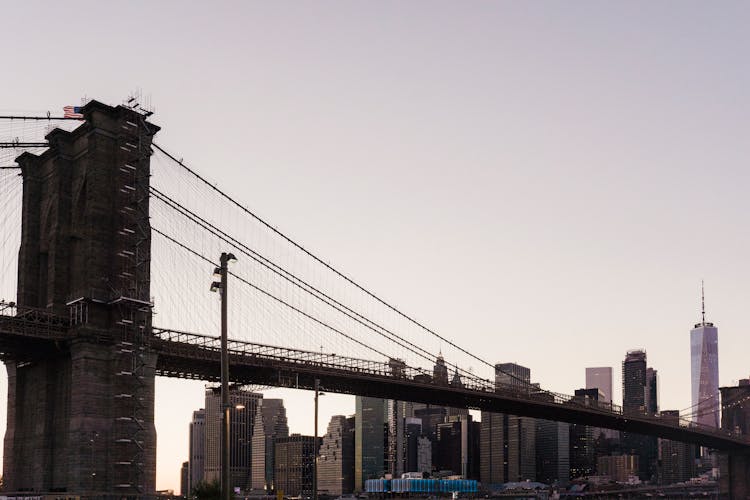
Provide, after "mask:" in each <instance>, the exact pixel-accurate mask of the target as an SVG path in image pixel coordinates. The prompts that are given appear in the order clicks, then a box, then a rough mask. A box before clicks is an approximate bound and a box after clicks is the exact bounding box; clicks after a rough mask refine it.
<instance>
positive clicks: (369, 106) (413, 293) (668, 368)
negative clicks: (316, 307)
mask: <svg viewBox="0 0 750 500" xmlns="http://www.w3.org/2000/svg"><path fill="white" fill-rule="evenodd" d="M748 19H750V4H748V3H747V2H744V1H741V2H702V1H701V2H690V1H679V2H671V1H662V2H646V1H634V2H620V3H615V2H521V1H518V2H470V3H465V2H420V1H410V2H389V1H378V2H363V1H356V2H333V1H330V2H265V3H259V2H233V3H229V2H217V3H212V4H211V5H209V4H205V3H201V4H199V5H198V6H195V7H194V6H190V5H188V4H187V3H185V2H158V3H155V2H128V3H121V4H118V6H117V7H116V8H115V7H114V6H112V5H111V4H108V3H106V2H105V3H102V2H64V3H51V2H13V3H9V4H7V5H5V6H4V7H3V14H2V19H1V20H0V26H1V27H2V29H1V30H0V40H1V41H2V46H3V47H5V48H6V50H5V51H4V56H3V60H4V65H3V67H4V68H5V71H4V73H3V77H2V78H1V79H0V110H2V111H8V110H18V111H27V112H36V111H38V112H42V111H46V110H53V111H56V110H58V109H59V108H61V107H62V106H64V105H66V104H77V103H78V102H80V99H81V98H83V97H87V98H95V99H98V100H101V101H104V102H107V103H111V104H118V103H120V102H122V100H123V98H124V97H125V96H127V95H128V94H129V93H130V92H131V91H133V90H134V89H137V88H140V89H142V90H143V93H144V95H147V96H150V98H151V102H152V104H153V106H154V108H155V110H156V113H155V115H154V116H153V119H152V120H153V121H154V122H155V123H157V124H159V125H160V126H162V131H161V132H160V133H159V136H158V142H159V143H160V144H162V145H163V146H165V147H167V148H169V149H170V150H171V151H174V152H175V153H177V154H178V156H180V157H184V158H185V159H186V161H188V162H189V163H190V164H191V165H193V166H194V167H196V169H198V170H200V171H201V172H203V173H205V174H206V175H207V176H208V177H209V178H211V179H212V180H214V181H216V182H217V183H218V184H219V186H221V187H223V188H225V189H226V190H227V191H228V192H230V193H232V194H233V195H234V196H236V197H237V198H238V199H239V200H241V201H242V202H244V203H245V204H247V205H248V206H249V207H251V208H253V209H254V210H256V211H257V212H258V213H260V214H261V215H263V216H264V217H266V218H267V219H268V220H269V221H271V222H272V223H273V224H274V225H276V226H278V227H279V228H281V229H282V230H283V231H285V232H286V233H288V234H290V235H291V236H293V237H294V238H296V239H297V240H299V241H300V242H302V243H304V244H305V246H306V247H308V248H310V249H312V250H314V251H315V252H317V253H319V254H320V255H322V256H324V257H325V258H326V259H327V260H329V261H330V262H332V263H334V264H335V265H336V266H337V267H339V268H340V269H342V270H344V271H345V272H347V273H348V274H349V275H351V276H353V277H354V278H356V279H357V280H359V281H361V282H362V283H364V284H366V285H367V286H369V287H370V288H372V289H373V290H375V291H377V292H379V293H380V294H381V295H382V296H383V297H385V298H387V299H388V300H390V301H391V302H393V303H395V304H397V305H399V306H400V307H402V308H403V309H404V310H406V311H407V312H409V313H411V314H413V315H414V316H416V317H417V318H419V319H420V320H423V321H424V322H425V323H426V324H428V325H429V326H430V327H432V328H434V329H435V330H437V331H439V332H441V333H442V334H443V335H445V336H447V337H449V338H452V339H457V340H458V339H460V341H461V342H462V344H463V345H464V346H466V347H467V348H468V349H469V350H472V351H477V352H481V353H483V355H484V357H485V358H487V359H490V360H492V361H497V362H505V361H516V362H518V363H520V364H523V365H525V366H528V367H530V368H531V370H532V372H531V373H532V378H533V379H534V380H535V381H538V382H540V383H541V384H542V386H543V387H546V388H549V389H551V390H555V391H558V392H563V393H572V392H573V390H574V389H576V388H579V387H582V386H583V384H584V367H586V366H612V367H614V372H615V380H614V387H615V391H614V392H615V401H616V402H617V401H620V400H621V378H620V366H621V362H622V359H623V358H624V355H625V351H626V350H628V349H631V348H645V349H646V350H647V352H648V361H649V365H650V366H653V367H654V368H656V369H657V370H658V371H659V375H660V383H661V387H660V405H661V408H662V409H673V408H674V409H679V408H685V407H687V406H689V405H690V381H689V374H690V359H689V330H690V328H691V327H692V325H693V323H695V322H696V321H698V319H699V313H700V280H701V279H705V281H706V293H707V298H706V306H707V311H708V319H709V320H710V321H713V322H715V323H716V325H717V326H718V327H719V357H720V372H719V378H720V384H721V385H730V384H733V383H736V381H737V380H738V379H740V378H745V377H747V376H748V375H750V367H749V366H748V364H749V363H748V361H747V360H748V354H749V353H748V343H747V340H746V339H747V331H748V318H745V315H746V314H747V304H748V302H749V301H750V287H748V283H750V265H748V255H750V233H749V232H748V224H747V221H748V215H749V212H750V201H749V200H750V198H749V197H748V188H749V187H750V173H749V172H750V171H749V170H748V168H747V159H748V157H749V154H748V153H750V140H748V130H750V97H749V96H748V90H747V89H748V88H750V65H749V64H748V61H750V35H748V30H747V23H748ZM4 139H6V138H0V140H4ZM238 265H239V263H238ZM157 300H158V298H157ZM207 333H211V332H207ZM429 347H430V349H431V350H437V349H438V348H440V347H441V346H438V345H432V346H429ZM6 387H7V377H6V376H5V374H4V373H3V377H2V389H3V390H6ZM202 389H203V384H202V383H198V382H185V381H180V380H172V379H169V380H167V379H159V380H158V381H157V409H156V411H157V432H158V436H159V437H158V439H159V441H158V444H159V451H158V453H159V455H158V472H157V486H158V487H159V488H174V489H175V490H178V489H179V467H180V463H181V462H182V461H184V460H187V437H188V434H187V429H188V428H187V425H188V422H189V420H190V417H191V412H192V410H193V409H197V408H199V407H201V406H202V405H203V391H202ZM272 393H273V394H276V395H278V394H282V395H283V397H285V398H286V399H287V407H288V413H289V420H290V427H291V430H292V431H296V432H303V433H312V422H311V421H310V420H311V418H310V413H309V412H310V409H311V405H312V397H311V395H310V394H309V393H306V392H297V393H292V392H289V391H287V392H284V391H278V390H277V391H272ZM321 406H322V409H321V425H320V428H321V431H323V429H324V428H325V425H326V424H327V422H328V417H329V416H330V415H332V414H335V413H344V414H348V413H353V411H354V404H353V399H352V398H349V397H343V396H333V395H328V396H326V397H325V398H323V400H321ZM4 412H5V408H4V407H3V409H2V413H3V414H4Z"/></svg>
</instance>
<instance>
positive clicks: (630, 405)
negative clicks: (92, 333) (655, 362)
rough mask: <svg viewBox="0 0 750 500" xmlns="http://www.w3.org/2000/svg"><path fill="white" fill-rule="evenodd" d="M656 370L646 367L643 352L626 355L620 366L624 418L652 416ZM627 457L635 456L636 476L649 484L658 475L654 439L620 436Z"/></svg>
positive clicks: (655, 441) (641, 436) (654, 405)
mask: <svg viewBox="0 0 750 500" xmlns="http://www.w3.org/2000/svg"><path fill="white" fill-rule="evenodd" d="M656 401H658V394H657V377H656V370H653V369H650V368H648V367H647V366H646V351H644V350H640V349H639V350H632V351H628V352H627V354H626V356H625V361H623V363H622V409H623V412H624V413H625V414H626V415H627V414H641V415H646V414H654V413H655V412H656V410H657V404H656ZM622 447H623V450H624V451H625V452H626V453H627V454H633V455H638V466H639V467H640V469H639V471H638V476H639V477H640V478H641V479H642V480H644V481H645V480H651V479H653V478H655V476H656V473H657V470H656V469H657V462H656V461H657V455H658V451H657V450H658V442H657V439H656V438H655V437H653V436H643V435H640V434H633V433H626V432H623V433H622Z"/></svg>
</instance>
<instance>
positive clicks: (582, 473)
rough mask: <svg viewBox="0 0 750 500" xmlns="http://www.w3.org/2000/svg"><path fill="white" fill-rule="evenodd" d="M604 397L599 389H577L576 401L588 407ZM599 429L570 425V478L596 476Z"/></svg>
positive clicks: (596, 403)
mask: <svg viewBox="0 0 750 500" xmlns="http://www.w3.org/2000/svg"><path fill="white" fill-rule="evenodd" d="M601 395H602V393H601V391H600V390H599V389H598V388H593V389H576V391H575V396H574V397H575V399H576V401H577V403H579V404H583V405H586V406H596V405H598V404H599V397H600V396H601ZM600 434H602V433H601V432H599V429H598V428H597V427H591V426H588V425H581V424H571V425H570V443H569V449H570V477H571V479H575V478H579V477H588V476H591V475H594V474H596V444H597V443H596V440H597V438H598V437H599V435H600Z"/></svg>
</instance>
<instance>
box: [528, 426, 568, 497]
mask: <svg viewBox="0 0 750 500" xmlns="http://www.w3.org/2000/svg"><path fill="white" fill-rule="evenodd" d="M535 422H536V480H537V481H539V482H540V483H545V484H557V485H566V484H568V482H569V480H570V424H568V423H566V422H555V421H552V420H543V419H539V418H537V419H535Z"/></svg>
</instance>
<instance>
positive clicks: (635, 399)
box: [622, 350, 646, 414]
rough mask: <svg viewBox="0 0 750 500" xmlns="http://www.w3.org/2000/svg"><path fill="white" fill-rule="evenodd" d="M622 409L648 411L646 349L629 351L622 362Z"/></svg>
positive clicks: (637, 411)
mask: <svg viewBox="0 0 750 500" xmlns="http://www.w3.org/2000/svg"><path fill="white" fill-rule="evenodd" d="M622 409H623V411H624V412H625V413H637V414H645V413H646V351H641V350H635V351H628V353H627V355H626V356H625V361H623V362H622Z"/></svg>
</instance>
